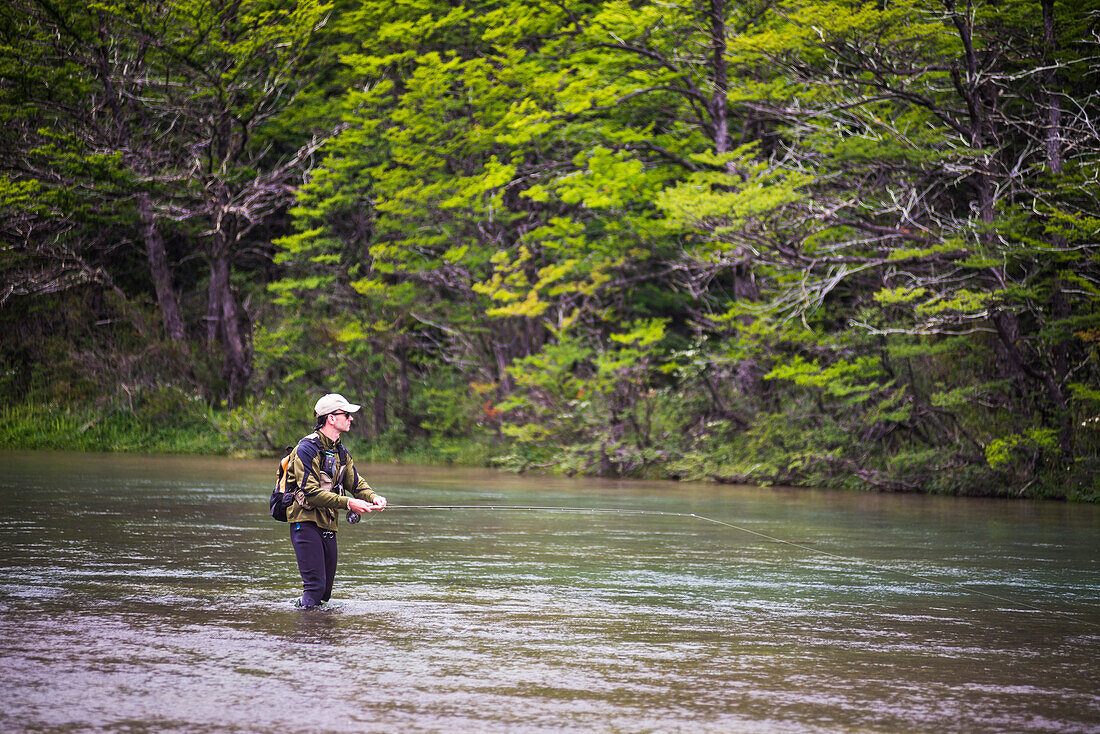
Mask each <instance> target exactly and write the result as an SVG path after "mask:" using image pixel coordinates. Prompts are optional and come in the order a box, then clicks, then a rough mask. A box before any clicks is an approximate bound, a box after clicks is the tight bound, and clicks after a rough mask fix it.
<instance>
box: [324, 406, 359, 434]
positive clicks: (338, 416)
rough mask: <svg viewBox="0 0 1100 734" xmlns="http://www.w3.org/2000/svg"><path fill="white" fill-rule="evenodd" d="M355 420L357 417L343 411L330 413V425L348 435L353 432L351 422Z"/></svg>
mask: <svg viewBox="0 0 1100 734" xmlns="http://www.w3.org/2000/svg"><path fill="white" fill-rule="evenodd" d="M353 420H355V415H354V414H352V413H347V412H344V411H342V410H338V411H336V412H335V413H329V423H330V424H331V425H332V427H333V428H335V429H336V430H337V431H339V432H340V433H347V432H348V431H350V430H351V422H352V421H353Z"/></svg>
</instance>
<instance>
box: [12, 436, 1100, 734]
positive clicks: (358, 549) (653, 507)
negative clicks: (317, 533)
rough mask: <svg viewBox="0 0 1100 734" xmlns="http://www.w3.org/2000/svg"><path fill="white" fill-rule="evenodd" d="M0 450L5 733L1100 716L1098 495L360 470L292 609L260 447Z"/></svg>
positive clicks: (1053, 725)
mask: <svg viewBox="0 0 1100 734" xmlns="http://www.w3.org/2000/svg"><path fill="white" fill-rule="evenodd" d="M0 456H2V458H3V460H4V465H5V466H6V469H7V470H6V471H5V472H4V473H3V475H2V476H0V524H2V533H0V559H2V560H0V564H2V568H3V575H2V581H0V663H2V665H3V677H4V688H5V690H4V693H5V694H6V695H5V696H4V697H3V700H2V702H0V730H3V731H51V732H52V731H58V732H67V731H102V730H113V731H127V732H143V731H149V732H153V731H187V732H205V731H211V732H214V731H217V732H222V731H240V732H317V731H331V732H345V731H346V732H364V731H379V732H381V731H386V732H395V731H400V732H434V731H439V732H449V731H461V730H467V731H506V732H539V731H577V732H588V731H603V732H646V731H653V732H676V731H685V732H686V731H691V732H698V731H705V732H776V731H779V732H783V731H791V732H815V731H820V732H833V731H838V732H841V731H859V732H893V731H906V732H909V731H924V732H942V731H957V732H981V731H989V732H1001V731H1013V732H1017V731H1019V732H1022V731H1081V732H1085V731H1089V732H1097V731H1100V693H1098V692H1100V664H1098V662H1097V661H1098V660H1100V588H1098V581H1100V550H1098V549H1100V512H1098V509H1100V508H1096V507H1092V506H1079V505H1065V504H1053V503H1052V504H1037V503H1011V502H1003V501H987V500H960V499H947V498H933V497H909V496H882V495H852V494H838V493H829V492H817V491H806V490H802V491H796V490H778V489H771V490H762V489H748V488H731V487H711V486H702V485H687V484H668V483H630V484H627V483H622V484H619V483H610V482H598V481H592V480H576V481H574V480H558V479H546V478H523V477H513V476H510V475H500V474H495V473H488V472H478V471H462V470H446V469H422V468H409V467H371V468H370V478H371V480H372V484H374V485H375V487H376V488H378V489H379V490H380V491H382V493H383V494H385V495H386V496H387V497H388V499H389V500H390V502H391V503H392V504H393V505H405V506H406V507H404V508H402V507H393V508H391V509H390V510H387V511H386V512H385V513H383V514H381V515H379V516H374V517H371V518H370V519H369V520H366V521H364V522H362V523H360V524H359V525H357V526H347V525H345V526H344V527H343V528H342V529H341V531H340V534H339V538H340V554H341V556H340V571H339V574H338V577H337V586H336V592H335V594H334V600H335V603H334V605H333V608H330V609H327V610H324V611H312V612H300V611H297V610H295V609H294V608H293V607H292V606H291V600H292V599H293V598H294V597H295V596H297V594H298V593H300V580H299V578H298V574H297V570H296V566H295V563H294V557H293V553H292V552H291V548H290V542H289V539H288V533H287V526H286V525H285V524H280V523H275V522H274V521H273V520H271V519H270V518H269V517H268V516H267V512H266V499H267V494H268V492H269V491H270V489H269V487H270V481H271V478H272V476H273V468H272V465H273V463H274V462H272V461H237V460H229V459H224V460H222V459H214V460H212V459H198V458H163V457H158V458H144V457H125V456H99V455H90V456H82V455H75V454H3V455H0ZM410 505H417V506H423V505H497V506H501V505H507V506H517V505H520V506H537V507H587V508H602V509H616V508H618V509H629V510H631V511H632V512H555V511H549V510H516V509H461V510H446V509H425V508H413V507H407V506H410ZM637 511H646V512H637ZM651 513H666V514H651ZM668 513H680V514H668ZM691 515H698V516H701V517H692V516H691ZM704 518H705V519H704ZM777 541H785V542H777ZM792 543H793V544H794V545H792Z"/></svg>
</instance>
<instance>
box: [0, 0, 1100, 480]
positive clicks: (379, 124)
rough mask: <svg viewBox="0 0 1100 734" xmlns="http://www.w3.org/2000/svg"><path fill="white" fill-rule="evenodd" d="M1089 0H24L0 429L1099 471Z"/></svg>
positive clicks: (862, 473) (525, 464)
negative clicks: (334, 432)
mask: <svg viewBox="0 0 1100 734" xmlns="http://www.w3.org/2000/svg"><path fill="white" fill-rule="evenodd" d="M1098 60H1100V0H998V1H997V2H987V1H983V0H876V1H875V2H859V1H857V0H740V1H739V2H732V1H730V0H645V1H643V0H634V1H625V0H608V1H603V2H601V1H596V0H588V1H581V0H480V1H474V0H466V1H460V0H449V1H448V2H443V1H442V0H333V2H331V3H324V2H319V1H318V0H92V1H91V2H76V1H74V0H12V2H10V3H5V4H4V5H3V7H0V116H2V125H3V133H4V134H3V138H2V139H0V209H2V216H0V247H2V254H0V324H2V328H3V339H2V341H0V344H2V346H0V362H2V369H0V396H2V400H3V404H2V408H0V448H7V449H41V448H48V449H69V450H86V451H90V450H130V451H169V452H191V453H219V454H229V455H257V454H261V455H272V454H274V453H275V452H277V451H279V450H281V449H282V448H283V447H284V446H285V445H286V444H288V443H293V442H294V441H295V440H297V438H298V437H300V436H301V435H302V434H303V433H305V432H307V431H308V430H309V428H310V427H311V425H312V423H311V418H312V416H311V407H312V405H313V402H314V401H315V400H316V399H317V397H319V396H320V394H322V393H324V392H341V393H343V394H345V395H347V396H348V397H349V398H350V399H351V400H352V401H354V402H358V403H362V404H363V409H362V410H361V411H360V413H359V416H358V420H357V423H356V428H355V431H354V432H353V434H352V435H351V437H350V438H349V443H350V444H351V445H353V446H354V447H355V448H354V450H355V453H356V456H357V457H363V459H361V460H364V459H365V460H373V461H420V462H434V463H443V462H447V463H454V464H461V465H484V466H494V467H500V468H502V469H508V470H513V471H530V472H549V473H558V474H565V475H598V476H610V477H638V478H665V479H668V478H672V479H681V480H706V481H714V482H727V483H748V484H757V485H791V486H812V487H835V488H845V489H858V490H870V491H890V492H928V493H943V494H960V495H988V496H1004V497H1027V498H1058V499H1068V500H1075V501H1098V500H1100V458H1098V457H1100V310H1098V304H1100V244H1098V243H1100V201H1098V199H1100V132H1098V128H1097V125H1098V123H1100V94H1098V88H1100V63H1098Z"/></svg>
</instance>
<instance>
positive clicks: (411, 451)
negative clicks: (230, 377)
mask: <svg viewBox="0 0 1100 734" xmlns="http://www.w3.org/2000/svg"><path fill="white" fill-rule="evenodd" d="M143 408H144V409H143ZM289 415H290V411H289V410H288V409H287V406H270V405H263V406H261V405H255V404H254V405H251V406H249V407H247V408H241V409H236V410H217V409H210V408H207V407H205V406H203V405H202V404H201V403H197V402H192V401H183V402H180V401H175V402H173V403H172V404H171V405H169V406H161V408H160V409H156V408H150V407H149V406H148V405H146V404H143V405H142V406H136V407H135V408H133V409H131V408H130V407H129V406H119V405H113V406H66V405H60V404H49V403H36V404H31V403H25V404H21V405H5V406H3V407H2V408H0V449H9V450H15V449H20V450H61V451H104V452H114V451H118V452H125V451H133V452H146V453H170V454H205V455H208V456H235V457H262V456H275V455H277V454H279V453H280V452H281V451H282V450H283V449H285V448H286V447H287V446H289V445H293V444H294V443H295V442H297V440H298V439H299V438H301V437H302V436H303V435H305V434H306V433H307V432H308V431H309V429H310V426H309V422H308V419H302V420H294V419H293V418H291V417H285V416H289ZM294 415H296V414H294ZM307 415H308V414H307ZM280 417H281V418H280ZM388 438H389V439H390V440H380V441H373V442H366V441H364V440H363V439H362V438H361V437H360V436H356V435H355V434H354V432H353V433H352V436H351V439H350V443H352V444H354V445H355V446H356V449H357V450H356V452H355V453H356V457H357V459H358V460H359V461H363V462H368V463H399V464H428V465H442V464H450V465H457V466H487V465H488V464H489V463H490V462H491V459H492V456H491V455H492V450H491V447H490V446H488V445H486V444H483V443H479V442H476V441H472V440H461V439H451V440H438V439H437V440H423V441H419V442H408V441H404V442H399V441H396V440H393V438H392V437H388Z"/></svg>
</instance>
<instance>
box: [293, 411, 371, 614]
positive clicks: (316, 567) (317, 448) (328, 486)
mask: <svg viewBox="0 0 1100 734" xmlns="http://www.w3.org/2000/svg"><path fill="white" fill-rule="evenodd" d="M359 408H360V406H358V405H355V404H353V403H350V402H348V401H347V399H345V398H344V396H343V395H339V394H336V393H330V394H328V395H325V396H323V397H322V398H321V399H320V400H318V401H317V403H316V405H315V406H314V407H313V414H314V418H315V430H314V432H313V433H311V434H309V435H308V436H306V437H304V438H303V439H302V440H301V441H299V442H298V446H297V448H296V449H295V450H294V452H293V455H292V456H291V457H290V461H289V462H288V464H287V484H288V485H290V486H291V487H294V488H296V489H295V491H294V501H293V502H291V503H290V504H289V505H288V506H287V508H286V520H287V522H288V523H290V542H291V543H292V544H293V546H294V554H295V556H297V558H298V571H299V572H300V573H301V574H302V596H301V598H300V599H298V600H297V601H296V602H295V604H296V605H297V606H300V607H302V608H309V607H317V606H320V605H322V604H324V603H326V602H328V600H329V597H331V596H332V583H333V580H334V579H335V578H336V530H337V528H338V527H339V524H340V518H339V514H340V513H342V512H344V511H346V512H347V519H348V522H357V521H358V520H359V515H361V514H363V513H367V512H373V511H375V510H379V511H380V510H383V509H385V507H386V498H385V497H383V496H382V495H380V494H378V493H377V492H375V491H374V490H373V489H371V488H370V485H369V484H367V480H366V479H364V478H363V476H362V475H360V474H359V472H358V471H357V470H356V469H355V464H354V462H353V461H352V458H351V455H350V454H349V453H348V451H347V449H346V448H344V445H343V444H342V443H341V442H340V437H341V436H342V435H343V434H345V433H347V432H348V431H349V430H351V424H352V421H353V420H354V418H355V415H354V414H355V413H356V412H358V410H359Z"/></svg>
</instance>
